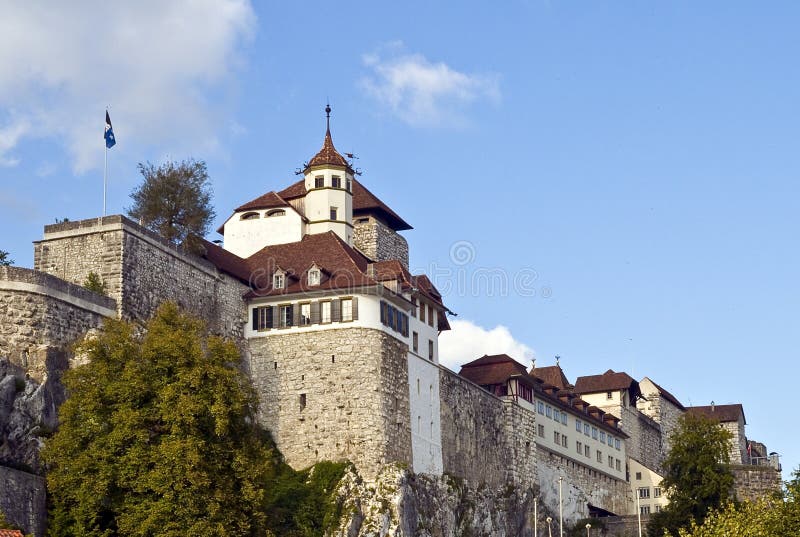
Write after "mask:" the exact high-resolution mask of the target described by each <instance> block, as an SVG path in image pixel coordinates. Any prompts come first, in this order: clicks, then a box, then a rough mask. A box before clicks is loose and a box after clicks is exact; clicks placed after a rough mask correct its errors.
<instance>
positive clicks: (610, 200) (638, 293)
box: [0, 0, 800, 473]
mask: <svg viewBox="0 0 800 537" xmlns="http://www.w3.org/2000/svg"><path fill="white" fill-rule="evenodd" d="M165 5H166V4H164V3H161V2H155V1H153V2H138V3H135V4H131V5H121V6H120V5H110V4H108V3H103V2H79V3H69V4H64V5H63V6H62V5H57V6H56V5H45V4H37V3H32V2H31V3H22V4H20V3H8V4H7V5H5V6H4V7H3V12H4V16H3V17H2V19H0V184H1V185H2V188H0V225H1V226H2V229H4V230H5V232H4V233H3V237H2V239H1V240H0V249H3V250H7V251H9V252H10V253H11V257H12V258H13V259H15V260H16V262H17V264H19V265H22V266H30V265H31V264H32V257H33V255H32V246H31V241H33V240H36V239H38V238H40V237H41V234H42V226H43V225H45V224H48V223H52V222H53V221H54V219H55V218H64V217H66V218H70V219H72V220H75V219H81V218H90V217H94V216H97V215H99V213H100V211H101V208H102V168H103V148H104V146H103V139H102V132H103V118H104V109H105V107H106V106H109V110H110V113H111V118H112V121H113V123H114V130H115V133H116V136H117V141H118V144H117V146H116V147H114V148H113V149H112V150H111V151H110V152H109V176H110V183H109V196H108V206H109V211H108V212H109V213H110V214H113V213H120V212H123V211H124V209H125V208H126V207H127V206H129V204H130V199H129V197H128V195H129V193H130V191H131V190H132V189H133V188H134V187H135V186H136V185H137V184H138V182H139V177H138V174H137V171H136V164H137V163H138V162H141V161H148V160H149V161H152V162H156V163H159V162H162V161H164V159H167V158H170V159H183V158H187V157H194V158H199V159H204V160H206V161H207V163H208V167H209V171H210V174H211V176H212V179H213V188H214V193H215V197H214V203H215V206H216V210H217V214H218V218H217V222H216V224H219V223H221V222H222V221H223V220H224V219H225V218H226V217H227V216H228V215H229V214H230V211H231V209H232V208H233V207H236V206H237V205H239V204H241V203H242V202H244V201H247V200H249V199H251V198H254V197H256V196H258V195H260V194H262V193H264V192H266V191H269V190H273V189H275V190H277V189H279V188H281V187H283V186H286V185H288V184H290V183H291V182H293V181H294V180H295V176H294V173H293V172H294V170H295V169H296V168H298V167H300V166H302V164H303V162H304V161H305V160H307V159H308V158H310V157H311V156H312V155H313V154H314V153H315V152H316V151H317V150H318V149H319V147H320V145H321V143H322V136H323V134H324V113H323V108H324V106H325V102H326V100H327V99H330V102H331V105H332V107H333V116H332V131H333V136H334V142H335V144H336V145H337V147H338V148H339V149H340V151H343V152H344V151H353V152H355V153H356V155H358V157H359V160H358V161H357V166H358V167H359V168H361V169H362V171H363V176H362V177H361V180H362V182H363V183H364V184H365V185H366V186H367V187H368V188H370V189H371V190H372V191H373V192H375V193H376V194H377V195H379V196H380V197H381V198H383V199H384V201H386V202H388V203H389V204H390V205H391V206H392V207H393V208H394V209H396V210H397V212H398V213H399V214H401V215H402V216H403V217H404V218H405V219H406V220H407V221H409V222H410V223H411V224H412V225H413V226H414V230H413V231H410V232H408V233H407V234H406V236H407V238H408V239H409V242H410V244H411V265H412V267H413V268H416V269H418V270H424V271H426V272H428V273H429V274H431V275H432V276H433V277H434V278H435V279H436V282H437V284H438V285H439V286H440V287H441V288H442V289H443V290H444V291H446V301H447V303H448V305H449V306H450V307H451V308H452V309H453V310H454V311H455V312H457V313H458V317H457V319H458V320H459V323H458V324H457V325H456V326H457V328H456V330H455V331H454V334H451V335H450V336H456V337H445V338H444V339H443V350H442V352H443V355H446V359H447V360H448V363H450V364H454V363H458V362H465V361H468V360H471V359H474V358H476V357H477V356H478V355H479V354H482V353H483V352H506V351H507V352H510V353H512V354H513V355H514V356H515V357H517V358H518V359H520V360H521V361H525V360H529V359H530V358H531V357H532V356H533V355H534V353H535V355H536V357H537V361H538V363H539V364H541V365H550V364H551V363H553V360H554V356H555V355H560V356H561V364H562V366H563V367H564V369H565V371H566V373H567V375H568V376H569V377H570V378H571V379H572V380H573V381H574V379H575V377H576V376H578V375H587V374H595V373H602V372H603V371H605V370H606V369H609V368H611V369H614V370H617V371H619V370H623V371H627V372H628V373H629V374H631V375H632V376H634V377H636V378H641V377H642V376H645V375H646V376H649V377H651V378H652V379H654V380H655V381H656V382H658V383H660V384H661V385H662V386H664V387H666V388H667V389H669V390H670V391H672V393H674V394H675V395H676V396H677V397H678V398H679V399H680V400H681V401H682V402H683V403H684V404H686V405H689V404H695V405H705V404H709V403H710V401H712V400H713V401H715V402H716V403H717V404H724V403H733V402H741V403H742V404H743V405H744V407H745V413H746V416H747V419H748V429H747V432H748V436H749V437H751V438H753V439H756V440H759V441H762V442H765V443H766V444H767V446H768V448H769V449H770V450H771V451H772V450H774V451H777V452H779V453H781V454H782V456H783V461H784V468H785V469H786V470H790V469H791V468H794V467H797V466H798V464H799V463H800V447H798V445H800V442H798V433H797V428H796V427H795V426H794V423H795V422H796V418H795V411H794V404H793V402H792V399H791V397H790V391H791V390H792V389H793V382H794V381H795V379H797V378H798V376H799V375H798V373H799V371H798V370H799V369H800V366H798V364H797V352H798V351H797V349H798V347H799V345H798V335H797V334H798V333H800V330H798V326H797V325H798V321H797V319H798V316H797V312H796V307H797V304H798V303H800V285H798V282H797V274H798V273H800V270H798V269H800V248H798V227H799V226H798V224H799V223H800V222H799V220H800V218H799V217H798V213H799V212H798V204H799V202H798V193H799V192H798V187H797V180H798V176H799V175H800V164H798V159H797V148H798V141H799V140H800V136H799V135H800V127H798V112H800V110H798V108H800V92H799V91H798V88H799V87H800V84H799V82H800V80H798V78H799V77H800V75H799V74H798V73H799V71H798V68H797V57H798V53H799V52H800V47H799V46H798V45H800V34H798V32H797V30H796V28H797V21H798V20H800V17H799V16H800V7H799V6H798V5H797V4H795V3H790V2H785V3H781V2H773V3H769V4H763V5H759V6H756V5H755V4H753V3H745V2H702V3H701V2H670V3H655V2H647V3H645V2H560V1H533V0H531V1H513V0H511V1H507V2H491V3H490V2H459V3H455V2H452V3H446V2H413V1H411V2H405V3H403V4H402V6H400V5H399V4H388V3H380V2H370V3H366V2H365V3H357V2H347V1H342V2H336V3H330V2H323V3H320V2H281V3H269V4H250V3H247V2H244V1H233V0H229V1H226V2H205V3H204V2H186V3H185V5H183V4H182V3H181V2H174V3H170V4H168V5H169V7H168V8H167V7H165ZM214 228H216V225H215V226H214ZM212 238H216V237H215V236H214V237H212ZM504 281H505V282H508V285H507V288H504V286H503V285H502V284H503V282H504ZM784 379H785V380H784ZM785 473H786V472H785Z"/></svg>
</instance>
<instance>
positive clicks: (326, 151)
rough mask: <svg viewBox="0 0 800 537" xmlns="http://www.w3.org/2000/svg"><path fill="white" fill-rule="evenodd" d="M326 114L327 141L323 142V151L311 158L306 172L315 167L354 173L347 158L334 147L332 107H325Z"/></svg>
mask: <svg viewBox="0 0 800 537" xmlns="http://www.w3.org/2000/svg"><path fill="white" fill-rule="evenodd" d="M325 112H326V114H327V116H328V119H327V125H328V126H327V129H326V130H325V140H324V141H323V142H322V149H320V150H319V152H318V153H317V154H316V155H314V156H313V157H311V160H309V161H308V164H306V170H308V169H310V168H313V167H315V166H338V167H343V168H346V169H348V170H351V171H352V168H351V167H350V164H349V163H348V162H347V160H345V158H344V157H343V156H342V155H340V154H339V152H338V151H336V148H335V147H334V146H333V138H331V107H330V105H328V106H326V107H325Z"/></svg>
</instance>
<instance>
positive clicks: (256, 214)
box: [239, 212, 259, 220]
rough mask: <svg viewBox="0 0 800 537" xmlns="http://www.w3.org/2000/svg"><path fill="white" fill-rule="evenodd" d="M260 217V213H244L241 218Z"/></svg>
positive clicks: (253, 218) (251, 218) (252, 218)
mask: <svg viewBox="0 0 800 537" xmlns="http://www.w3.org/2000/svg"><path fill="white" fill-rule="evenodd" d="M258 217H259V214H258V213H255V212H252V213H244V214H243V215H242V216H240V217H239V219H240V220H255V219H256V218H258Z"/></svg>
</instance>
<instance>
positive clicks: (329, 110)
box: [325, 103, 331, 132]
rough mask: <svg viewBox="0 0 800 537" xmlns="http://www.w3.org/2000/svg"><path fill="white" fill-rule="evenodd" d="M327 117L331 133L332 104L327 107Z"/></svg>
mask: <svg viewBox="0 0 800 537" xmlns="http://www.w3.org/2000/svg"><path fill="white" fill-rule="evenodd" d="M325 117H326V118H327V119H326V122H327V128H328V132H330V131H331V103H327V104H326V105H325Z"/></svg>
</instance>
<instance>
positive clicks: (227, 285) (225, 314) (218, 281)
mask: <svg viewBox="0 0 800 537" xmlns="http://www.w3.org/2000/svg"><path fill="white" fill-rule="evenodd" d="M34 244H35V251H34V268H36V269H37V270H41V271H44V272H47V273H49V274H53V275H56V276H58V277H60V278H62V279H64V280H67V281H70V282H73V283H77V284H81V283H82V282H84V281H85V280H86V278H87V276H88V275H89V273H90V272H95V273H96V274H98V275H99V276H100V278H101V279H102V280H103V282H104V283H105V284H106V286H107V290H108V293H109V295H110V296H111V297H113V298H114V299H116V301H117V308H118V314H119V315H120V316H121V317H122V318H125V319H130V320H134V321H146V320H147V319H149V318H150V317H151V316H152V314H153V313H154V312H155V310H156V309H157V308H158V306H159V305H160V304H162V303H163V302H165V301H173V302H176V303H178V305H180V306H182V307H183V308H185V309H187V310H188V311H189V312H191V313H193V314H195V315H198V316H200V317H202V318H204V319H205V320H206V322H207V323H208V325H209V328H210V329H211V330H212V331H213V332H215V333H219V334H223V335H226V336H229V337H233V338H237V339H240V338H241V337H242V333H243V327H244V322H245V307H244V301H243V300H242V298H241V297H242V294H243V293H245V292H246V291H247V289H248V288H247V286H246V285H245V284H244V283H242V282H240V281H238V280H237V279H235V278H233V277H231V276H229V275H227V274H223V273H221V272H219V271H218V270H217V269H216V267H214V266H213V265H212V264H211V263H209V262H208V261H206V260H205V259H202V258H200V257H198V256H195V255H191V254H188V253H185V252H183V251H181V250H180V249H178V248H176V247H175V246H173V245H172V244H170V243H168V242H167V241H165V240H163V239H162V238H160V237H159V236H158V235H156V234H155V233H153V232H151V231H149V230H147V229H145V228H143V227H142V226H140V225H138V224H136V223H135V222H133V221H132V220H129V219H127V218H125V217H124V216H120V215H116V216H107V217H104V218H96V219H91V220H82V221H80V222H67V223H64V224H54V225H49V226H45V234H44V239H43V240H41V241H38V242H36V243H34ZM123 275H124V278H123Z"/></svg>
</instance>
